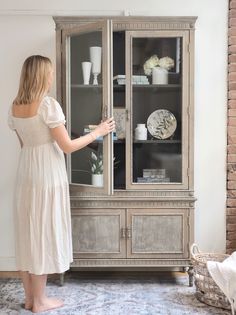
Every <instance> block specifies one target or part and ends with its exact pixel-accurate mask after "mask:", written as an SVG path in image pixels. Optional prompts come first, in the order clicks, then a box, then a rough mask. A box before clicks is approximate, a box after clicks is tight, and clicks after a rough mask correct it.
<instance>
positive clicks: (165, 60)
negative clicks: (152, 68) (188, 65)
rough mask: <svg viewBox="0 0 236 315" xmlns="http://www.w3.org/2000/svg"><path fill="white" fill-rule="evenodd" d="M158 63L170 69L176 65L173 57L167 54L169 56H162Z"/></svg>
mask: <svg viewBox="0 0 236 315" xmlns="http://www.w3.org/2000/svg"><path fill="white" fill-rule="evenodd" d="M158 65H159V67H161V68H164V69H166V70H170V69H171V68H173V67H174V65H175V62H174V60H173V59H172V58H170V57H168V56H167V57H163V58H160V59H159V63H158Z"/></svg>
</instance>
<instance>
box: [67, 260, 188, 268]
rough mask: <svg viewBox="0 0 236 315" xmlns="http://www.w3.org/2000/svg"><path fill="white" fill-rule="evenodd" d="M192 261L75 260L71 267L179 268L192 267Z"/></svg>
mask: <svg viewBox="0 0 236 315" xmlns="http://www.w3.org/2000/svg"><path fill="white" fill-rule="evenodd" d="M190 265H191V260H190V259H181V260H178V259H173V260H168V259H165V260H157V259H76V258H75V259H74V261H73V262H72V264H71V267H78V266H84V267H96V266H99V267H101V266H102V267H107V266H112V267H117V266H123V267H127V266H130V267H136V266H139V267H147V266H149V267H170V266H171V267H175V266H176V267H178V266H190Z"/></svg>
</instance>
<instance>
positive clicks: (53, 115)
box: [41, 97, 66, 128]
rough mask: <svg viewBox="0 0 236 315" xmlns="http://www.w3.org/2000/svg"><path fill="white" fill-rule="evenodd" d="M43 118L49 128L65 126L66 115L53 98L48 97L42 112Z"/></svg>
mask: <svg viewBox="0 0 236 315" xmlns="http://www.w3.org/2000/svg"><path fill="white" fill-rule="evenodd" d="M41 115H42V118H43V120H44V122H45V124H46V125H47V126H48V127H49V128H55V127H58V126H60V125H61V124H63V125H64V124H65V123H66V120H65V115H64V113H63V111H62V108H61V106H60V104H59V103H58V102H57V101H56V100H55V99H54V98H52V97H47V98H46V100H45V101H44V104H43V106H42V110H41Z"/></svg>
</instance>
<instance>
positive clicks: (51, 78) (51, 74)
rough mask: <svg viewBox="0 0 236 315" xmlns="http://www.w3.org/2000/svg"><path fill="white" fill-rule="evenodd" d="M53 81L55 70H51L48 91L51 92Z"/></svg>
mask: <svg viewBox="0 0 236 315" xmlns="http://www.w3.org/2000/svg"><path fill="white" fill-rule="evenodd" d="M53 79H54V70H53V68H51V69H50V71H49V75H48V91H50V89H51V87H52V83H53Z"/></svg>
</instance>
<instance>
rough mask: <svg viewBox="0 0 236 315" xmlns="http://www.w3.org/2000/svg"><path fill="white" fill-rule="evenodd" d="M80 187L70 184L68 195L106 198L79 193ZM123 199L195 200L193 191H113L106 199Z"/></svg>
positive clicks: (99, 194)
mask: <svg viewBox="0 0 236 315" xmlns="http://www.w3.org/2000/svg"><path fill="white" fill-rule="evenodd" d="M79 189H80V187H79V186H78V185H75V186H74V185H73V184H70V195H71V197H91V198H94V197H96V196H97V197H98V196H99V197H106V195H104V194H102V193H99V192H85V191H83V192H82V191H79ZM118 196H119V197H125V198H132V197H135V199H136V197H139V198H146V197H174V198H177V199H178V197H180V198H185V197H191V200H193V201H194V200H196V198H195V197H194V191H192V190H187V191H186V190H185V191H183V190H139V191H137V190H123V191H122V190H115V191H114V194H113V195H111V196H108V197H106V198H115V197H118Z"/></svg>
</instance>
